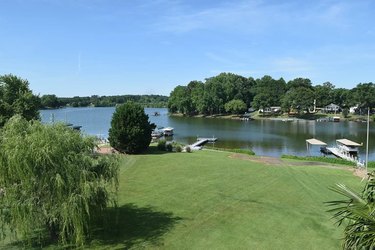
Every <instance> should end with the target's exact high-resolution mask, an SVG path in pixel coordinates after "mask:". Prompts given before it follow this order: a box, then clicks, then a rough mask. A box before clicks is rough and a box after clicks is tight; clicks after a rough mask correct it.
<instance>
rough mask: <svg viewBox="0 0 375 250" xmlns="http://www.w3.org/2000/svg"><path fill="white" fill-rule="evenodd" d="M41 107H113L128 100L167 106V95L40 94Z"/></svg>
mask: <svg viewBox="0 0 375 250" xmlns="http://www.w3.org/2000/svg"><path fill="white" fill-rule="evenodd" d="M40 99H41V106H42V108H60V107H88V106H93V107H113V106H116V105H118V104H123V103H126V102H128V101H132V102H135V103H139V104H140V105H142V106H143V107H149V108H163V107H167V103H168V97H167V96H162V95H115V96H98V95H92V96H85V97H80V96H74V97H57V96H56V95H54V94H52V95H43V96H41V98H40Z"/></svg>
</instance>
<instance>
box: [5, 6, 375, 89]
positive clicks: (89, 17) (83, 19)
mask: <svg viewBox="0 0 375 250" xmlns="http://www.w3.org/2000/svg"><path fill="white" fill-rule="evenodd" d="M374 10H375V1H372V0H369V1H366V0H347V1H343V0H342V1H334V0H332V1H330V0H324V1H323V0H316V1H312V0H306V1H299V0H289V1H281V0H280V1H277V0H264V1H262V0H243V1H237V0H232V1H229V0H225V1H223V0H221V1H220V0H215V1H211V0H207V1H204V0H201V1H198V0H192V1H184V0H142V1H138V0H0V75H2V74H7V73H12V74H15V75H18V76H20V77H22V78H26V79H28V80H29V82H30V88H31V89H32V90H33V92H34V93H36V94H41V95H43V94H56V95H58V96H76V95H80V96H87V95H94V94H97V95H122V94H163V95H169V93H170V92H171V91H172V90H173V88H174V87H175V86H177V85H186V84H187V83H188V82H189V81H191V80H204V79H205V78H208V77H211V76H215V75H217V74H219V73H221V72H232V73H236V74H240V75H243V76H245V77H249V76H252V77H254V78H259V77H262V76H264V75H271V76H272V77H274V78H280V77H283V78H284V79H285V80H287V81H288V80H291V79H294V78H296V77H306V78H310V79H311V80H312V82H313V83H314V85H317V84H322V83H323V82H326V81H329V82H331V83H333V84H334V85H335V86H336V87H343V88H349V89H351V88H353V87H355V86H356V85H357V84H358V83H360V82H374V72H375V15H374V14H373V13H374Z"/></svg>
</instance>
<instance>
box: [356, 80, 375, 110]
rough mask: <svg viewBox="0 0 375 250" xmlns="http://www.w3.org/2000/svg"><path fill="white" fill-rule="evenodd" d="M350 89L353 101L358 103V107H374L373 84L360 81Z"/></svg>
mask: <svg viewBox="0 0 375 250" xmlns="http://www.w3.org/2000/svg"><path fill="white" fill-rule="evenodd" d="M352 91H353V94H352V98H353V100H354V101H353V102H355V103H356V104H359V108H368V107H370V108H375V98H374V96H375V84H373V83H372V82H370V83H360V84H358V85H357V86H356V87H355V88H354V89H353V90H352Z"/></svg>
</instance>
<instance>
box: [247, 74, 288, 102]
mask: <svg viewBox="0 0 375 250" xmlns="http://www.w3.org/2000/svg"><path fill="white" fill-rule="evenodd" d="M256 83H257V85H256V90H255V93H256V95H255V97H254V100H253V102H252V106H253V107H254V108H256V109H259V108H266V107H272V106H280V105H281V98H282V96H283V95H284V94H285V88H286V83H285V81H284V79H283V78H280V79H279V80H275V79H273V78H272V77H271V76H264V77H262V78H261V79H257V80H256Z"/></svg>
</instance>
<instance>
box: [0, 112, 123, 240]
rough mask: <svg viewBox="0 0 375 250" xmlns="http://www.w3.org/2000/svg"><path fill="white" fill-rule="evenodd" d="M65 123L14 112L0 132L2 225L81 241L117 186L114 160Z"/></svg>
mask: <svg viewBox="0 0 375 250" xmlns="http://www.w3.org/2000/svg"><path fill="white" fill-rule="evenodd" d="M94 148H95V143H94V139H93V138H90V137H84V136H82V135H81V134H80V133H77V132H76V131H73V130H72V129H70V128H68V127H66V126H64V125H63V124H54V125H43V124H41V123H40V122H39V121H26V120H25V119H24V118H22V117H21V116H19V115H17V116H14V117H12V118H11V119H10V120H9V121H8V122H7V123H6V124H5V126H4V128H3V130H2V133H1V136H0V187H1V192H0V230H3V231H2V233H3V234H4V233H5V231H4V228H5V227H4V226H6V225H8V227H9V228H10V229H11V231H13V232H15V233H16V234H17V235H18V236H21V237H22V239H25V240H26V242H29V243H31V242H32V243H35V242H36V241H38V240H40V242H39V244H42V239H45V238H50V239H51V240H58V241H59V242H60V243H62V244H66V243H69V244H75V245H82V244H83V243H84V241H85V236H87V234H88V232H89V225H90V219H92V218H93V217H95V216H97V215H98V214H99V213H100V211H102V210H103V209H104V208H105V207H106V206H107V205H108V204H109V202H111V201H114V199H113V198H114V197H115V196H114V192H116V190H117V175H118V161H117V160H116V158H112V157H108V156H106V157H105V156H99V155H96V154H95V153H94Z"/></svg>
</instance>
